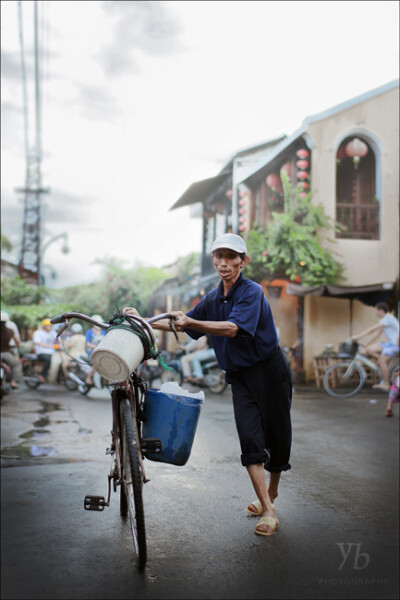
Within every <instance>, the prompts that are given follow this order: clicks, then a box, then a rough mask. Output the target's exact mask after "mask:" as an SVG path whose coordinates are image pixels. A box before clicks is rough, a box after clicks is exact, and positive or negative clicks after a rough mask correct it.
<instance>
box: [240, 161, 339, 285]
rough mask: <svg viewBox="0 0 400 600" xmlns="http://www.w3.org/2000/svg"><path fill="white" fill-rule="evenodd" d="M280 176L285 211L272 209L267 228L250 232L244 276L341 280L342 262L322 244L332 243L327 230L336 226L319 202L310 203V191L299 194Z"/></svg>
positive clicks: (311, 282)
mask: <svg viewBox="0 0 400 600" xmlns="http://www.w3.org/2000/svg"><path fill="white" fill-rule="evenodd" d="M281 178H282V184H283V196H284V212H283V213H274V212H273V213H272V219H271V223H269V224H268V227H267V229H266V230H264V229H262V228H261V227H255V228H254V229H252V230H251V231H250V232H249V235H248V237H247V240H246V242H247V248H248V252H249V255H250V257H251V261H250V263H249V264H248V266H247V267H246V274H247V276H248V277H249V278H250V279H254V280H255V281H261V280H262V279H264V278H265V277H277V276H284V277H288V278H289V279H290V280H292V281H293V280H294V279H297V278H298V277H299V278H300V281H301V283H302V284H304V285H322V284H326V283H338V282H340V281H341V280H342V278H343V276H342V274H343V265H342V264H341V263H340V262H339V261H338V260H337V259H336V258H334V256H333V252H331V251H330V250H328V249H327V248H324V247H323V245H322V244H323V243H326V242H328V243H334V241H335V240H333V239H331V238H328V237H327V233H328V232H329V231H334V230H335V229H337V228H338V225H337V224H336V223H335V222H334V221H333V220H332V219H330V218H329V217H327V216H326V215H325V214H324V210H323V207H322V206H321V205H318V206H316V205H313V204H312V202H311V199H312V194H311V192H310V193H308V194H307V195H306V196H305V197H302V196H301V195H300V194H301V190H300V189H298V188H293V187H292V186H291V184H290V181H289V179H288V177H287V176H286V174H285V173H284V172H283V171H281ZM322 232H323V237H322ZM322 239H323V242H322Z"/></svg>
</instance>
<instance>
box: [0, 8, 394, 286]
mask: <svg viewBox="0 0 400 600" xmlns="http://www.w3.org/2000/svg"><path fill="white" fill-rule="evenodd" d="M18 4H19V3H18V2H15V1H2V2H1V227H2V233H3V234H4V235H6V236H7V237H8V238H9V240H10V241H11V242H12V244H13V250H12V252H11V253H4V258H7V259H8V260H11V261H14V262H17V261H18V260H19V256H20V249H21V241H22V221H23V198H22V196H21V194H18V193H17V192H16V191H15V190H16V188H21V187H23V186H24V185H25V171H26V152H25V135H24V110H23V86H22V77H21V50H20V25H19V17H18V15H19V12H18ZM20 4H21V12H22V20H21V25H22V38H23V45H24V57H25V65H26V77H27V90H28V102H27V106H28V123H29V126H28V130H27V132H28V146H29V148H34V147H35V142H36V136H35V127H34V125H35V118H34V117H35V104H34V11H33V7H34V2H32V1H29V2H28V1H23V2H21V3H20ZM38 22H39V27H38V31H39V56H40V61H39V69H40V75H41V107H42V109H41V147H42V161H41V173H42V185H43V187H46V188H49V190H50V191H49V193H48V194H47V195H45V196H43V206H42V219H43V228H42V244H43V249H44V253H43V264H44V265H45V267H44V275H45V277H46V283H47V284H48V285H49V286H50V287H64V286H67V285H73V284H83V283H90V282H92V281H95V280H96V279H98V278H99V276H100V272H101V271H100V270H101V267H100V266H99V264H97V263H96V262H95V261H96V260H98V259H100V260H102V259H107V258H116V259H117V260H118V261H119V262H120V264H121V266H124V267H125V268H129V267H134V266H135V265H138V264H141V265H144V266H157V267H163V266H167V265H170V264H172V263H173V262H174V261H175V260H176V259H177V258H178V257H181V256H185V255H187V254H188V253H190V252H200V251H201V220H200V219H193V218H190V213H189V208H188V207H184V208H181V209H177V210H173V211H170V208H171V206H172V205H173V204H174V203H175V202H176V201H177V200H178V198H179V197H180V196H181V195H182V194H183V192H184V191H185V190H186V189H187V188H188V187H189V186H190V184H191V183H193V182H195V181H199V180H201V179H205V178H208V177H212V176H214V175H216V174H217V173H218V172H219V171H220V170H221V169H222V168H223V167H224V165H225V164H226V163H227V162H228V161H229V160H230V158H231V157H232V156H233V155H234V154H235V153H236V152H238V151H240V150H243V149H245V148H248V147H252V146H255V145H257V144H261V143H263V142H266V141H268V140H271V139H274V138H277V137H280V136H282V135H290V134H291V133H293V132H294V131H295V130H296V129H298V128H299V127H300V126H301V124H302V122H303V120H304V119H305V118H306V117H307V116H310V115H313V114H317V113H319V112H322V111H324V110H326V109H329V108H330V107H332V106H335V105H336V104H339V103H341V102H344V101H346V100H349V99H351V98H354V97H356V96H358V95H360V94H363V93H364V92H367V91H369V90H371V89H374V88H376V87H379V86H381V85H384V84H386V83H388V82H389V81H393V80H394V79H397V78H398V76H399V62H398V61H399V47H398V44H399V3H398V2H397V1H396V2H386V1H383V0H380V1H378V2H372V1H363V2H359V1H356V2H351V1H336V0H335V1H333V2H330V1H323V2H319V1H311V2H297V1H295V2H291V1H281V2H268V1H267V2H264V1H257V2H252V1H249V0H246V1H244V2H242V1H230V2H227V1H225V0H224V1H222V2H220V1H200V2H197V1H189V2H186V1H182V0H179V1H177V2H175V1H173V2H161V1H149V0H148V1H130V0H124V1H106V2H98V1H96V0H95V1H82V0H79V1H68V2H65V1H62V0H57V1H55V0H50V1H46V2H38ZM65 232H66V233H67V235H68V247H69V252H68V253H63V252H62V247H63V240H62V239H61V238H57V237H56V236H59V235H61V234H63V233H65ZM52 238H56V239H55V240H53V241H52ZM51 272H53V274H55V277H54V278H52V277H51Z"/></svg>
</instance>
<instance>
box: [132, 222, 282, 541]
mask: <svg viewBox="0 0 400 600" xmlns="http://www.w3.org/2000/svg"><path fill="white" fill-rule="evenodd" d="M211 260H212V262H213V264H214V267H215V269H216V271H217V273H218V275H219V277H220V283H219V286H218V287H217V288H216V289H214V290H212V291H210V292H208V294H206V295H205V296H204V297H203V298H202V300H201V301H200V302H199V303H198V304H197V305H196V306H195V307H194V308H193V309H192V310H190V311H189V312H188V313H186V314H185V313H183V312H181V311H175V312H173V313H172V314H174V315H175V316H176V318H177V320H176V321H175V326H176V329H177V330H178V331H185V332H186V333H187V334H188V335H190V337H192V338H194V339H197V338H199V337H201V336H202V335H204V334H210V335H211V339H212V345H213V348H214V351H215V354H216V357H217V360H218V363H219V366H220V368H221V369H222V370H224V371H225V372H226V380H227V382H228V383H229V384H230V385H231V389H232V400H233V407H234V415H235V422H236V427H237V431H238V436H239V441H240V447H241V463H242V465H243V466H244V467H246V469H247V471H248V474H249V476H250V479H251V482H252V485H253V488H254V491H255V493H256V495H257V500H255V501H253V502H251V503H250V504H249V505H248V506H247V509H246V510H247V512H248V513H250V514H252V515H256V516H260V517H261V518H260V520H259V522H258V523H257V525H256V527H255V530H254V531H255V533H256V534H258V535H265V536H270V535H272V534H274V533H275V531H276V529H277V527H278V525H279V520H278V517H277V514H276V507H275V504H274V502H275V501H276V499H277V497H278V486H279V482H280V477H281V473H282V471H287V470H288V469H290V468H291V466H290V463H289V458H290V450H291V440H292V428H291V417H290V409H291V400H292V381H291V375H290V369H289V366H288V364H287V361H286V359H285V357H284V356H283V353H282V351H281V349H280V348H279V345H278V336H277V332H276V327H275V324H274V320H273V316H272V312H271V307H270V305H269V303H268V301H267V299H266V297H265V295H264V292H263V289H262V287H261V286H260V285H259V284H257V283H255V282H253V281H251V280H249V279H245V278H244V277H243V275H242V273H241V271H242V269H243V268H245V267H246V265H247V264H248V262H249V260H250V258H249V256H248V255H247V249H246V244H245V241H244V240H243V238H242V237H240V236H239V235H235V234H232V233H226V234H224V235H221V236H219V237H217V239H216V240H215V241H214V242H213V244H212V247H211ZM123 312H124V313H127V314H129V313H133V314H136V315H138V313H137V311H136V309H135V308H132V307H125V308H124V309H123ZM139 316H140V315H139ZM153 327H154V328H156V329H163V330H169V324H168V322H166V321H165V322H162V321H159V322H157V323H154V324H153ZM264 469H265V470H266V471H268V472H269V485H268V487H267V483H266V477H265V472H264Z"/></svg>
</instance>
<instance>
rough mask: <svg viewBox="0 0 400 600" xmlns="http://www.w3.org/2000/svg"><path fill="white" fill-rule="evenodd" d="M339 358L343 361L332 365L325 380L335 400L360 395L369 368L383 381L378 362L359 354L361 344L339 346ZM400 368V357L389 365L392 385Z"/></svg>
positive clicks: (352, 343)
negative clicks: (366, 368)
mask: <svg viewBox="0 0 400 600" xmlns="http://www.w3.org/2000/svg"><path fill="white" fill-rule="evenodd" d="M338 356H339V358H340V359H342V360H340V361H338V362H336V363H334V364H333V365H331V366H330V367H329V368H328V369H327V370H326V372H325V375H324V378H323V386H324V390H325V392H326V393H327V394H329V395H330V396H333V397H334V398H351V397H352V396H355V395H356V394H358V392H359V391H360V390H361V389H362V388H363V387H364V385H365V382H366V380H367V372H366V370H365V368H364V367H368V368H369V369H371V371H373V372H374V373H376V375H377V376H378V379H379V380H380V379H381V370H380V368H379V366H378V365H377V364H376V362H374V361H372V360H370V359H369V358H367V357H366V356H364V354H361V353H360V352H359V344H357V342H354V341H352V340H347V341H346V342H343V343H342V344H340V345H339V355H338ZM398 368H399V357H398V356H397V357H396V358H393V359H392V360H391V361H390V364H389V378H390V383H393V381H394V377H395V373H396V371H397V369H398Z"/></svg>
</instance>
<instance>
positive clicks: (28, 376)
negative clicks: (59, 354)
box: [23, 364, 40, 390]
mask: <svg viewBox="0 0 400 600" xmlns="http://www.w3.org/2000/svg"><path fill="white" fill-rule="evenodd" d="M23 378H24V382H25V384H26V385H27V386H28V388H31V390H35V389H36V388H37V387H39V385H40V381H39V375H38V373H37V371H36V369H35V368H34V367H33V366H32V365H30V364H28V365H26V366H25V367H24V374H23Z"/></svg>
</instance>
